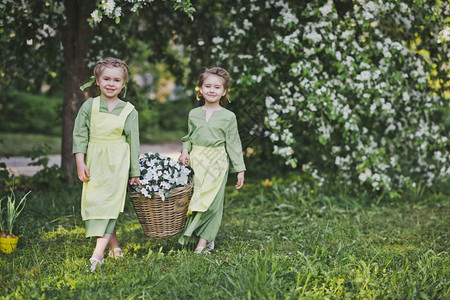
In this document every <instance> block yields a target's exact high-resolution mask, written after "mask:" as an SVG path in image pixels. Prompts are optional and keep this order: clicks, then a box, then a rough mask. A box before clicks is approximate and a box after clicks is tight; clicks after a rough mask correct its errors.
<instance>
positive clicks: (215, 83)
mask: <svg viewBox="0 0 450 300" xmlns="http://www.w3.org/2000/svg"><path fill="white" fill-rule="evenodd" d="M223 84H224V80H223V78H222V77H220V76H217V75H213V74H211V75H208V77H206V78H205V80H204V81H203V84H202V86H201V87H200V92H201V94H202V95H203V98H205V102H208V103H210V104H215V103H219V101H220V98H222V96H224V95H225V94H226V93H227V91H226V90H225V88H224V86H223Z"/></svg>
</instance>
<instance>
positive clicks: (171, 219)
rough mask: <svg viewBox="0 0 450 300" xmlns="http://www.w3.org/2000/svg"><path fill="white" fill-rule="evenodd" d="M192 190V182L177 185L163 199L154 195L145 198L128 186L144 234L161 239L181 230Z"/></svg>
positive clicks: (184, 222)
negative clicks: (180, 185)
mask: <svg viewBox="0 0 450 300" xmlns="http://www.w3.org/2000/svg"><path fill="white" fill-rule="evenodd" d="M192 191H193V184H192V183H191V184H188V185H186V186H182V187H177V188H175V189H173V190H171V191H170V192H169V197H168V198H166V199H165V200H164V201H162V200H161V198H160V197H159V196H156V195H155V196H154V198H146V197H144V196H143V195H142V194H140V193H138V192H136V191H135V190H133V189H131V188H128V195H129V196H130V198H131V202H132V203H133V207H134V210H135V211H136V215H137V217H138V220H139V222H140V223H141V225H142V228H143V229H144V232H145V234H146V235H147V236H148V237H151V238H155V239H162V238H166V237H169V236H173V235H176V234H178V233H180V232H181V231H182V230H183V228H184V225H185V224H186V213H187V210H188V207H189V201H190V199H191V195H192Z"/></svg>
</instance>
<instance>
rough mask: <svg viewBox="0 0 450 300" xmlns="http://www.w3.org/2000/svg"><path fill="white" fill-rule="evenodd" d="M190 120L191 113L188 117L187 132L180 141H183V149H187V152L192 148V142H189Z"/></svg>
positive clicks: (190, 132)
mask: <svg viewBox="0 0 450 300" xmlns="http://www.w3.org/2000/svg"><path fill="white" fill-rule="evenodd" d="M192 128H193V126H192V120H191V113H189V118H188V134H187V135H185V136H184V137H182V138H181V142H182V143H183V149H187V150H188V151H189V152H191V150H192V143H191V134H192Z"/></svg>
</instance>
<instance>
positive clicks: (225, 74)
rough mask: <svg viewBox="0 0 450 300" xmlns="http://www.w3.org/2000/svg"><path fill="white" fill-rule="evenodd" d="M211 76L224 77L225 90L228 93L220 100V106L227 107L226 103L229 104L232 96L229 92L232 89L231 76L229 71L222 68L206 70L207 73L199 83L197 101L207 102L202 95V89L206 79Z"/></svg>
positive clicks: (201, 76)
mask: <svg viewBox="0 0 450 300" xmlns="http://www.w3.org/2000/svg"><path fill="white" fill-rule="evenodd" d="M210 75H216V76H219V77H222V79H223V88H224V89H225V91H226V93H225V95H223V96H222V97H221V98H220V105H222V106H223V105H225V103H227V102H228V99H229V98H230V96H229V95H228V90H229V88H230V74H228V72H227V70H225V69H223V68H221V67H213V68H209V69H208V68H205V71H204V72H203V73H202V74H201V75H200V77H199V79H198V82H197V88H196V91H197V95H196V96H197V99H198V101H200V100H203V101H204V100H205V98H203V95H202V94H201V93H200V88H201V87H202V85H203V82H204V81H205V79H206V78H207V77H208V76H210Z"/></svg>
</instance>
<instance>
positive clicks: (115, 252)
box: [109, 229, 123, 258]
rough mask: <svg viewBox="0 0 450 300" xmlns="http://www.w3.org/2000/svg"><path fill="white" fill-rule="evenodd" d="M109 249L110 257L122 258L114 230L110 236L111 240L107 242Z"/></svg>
mask: <svg viewBox="0 0 450 300" xmlns="http://www.w3.org/2000/svg"><path fill="white" fill-rule="evenodd" d="M109 247H110V248H111V252H110V254H109V256H111V257H115V258H118V257H123V253H122V249H120V247H119V241H118V240H117V236H116V230H115V229H114V233H113V234H112V235H111V239H110V240H109Z"/></svg>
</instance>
